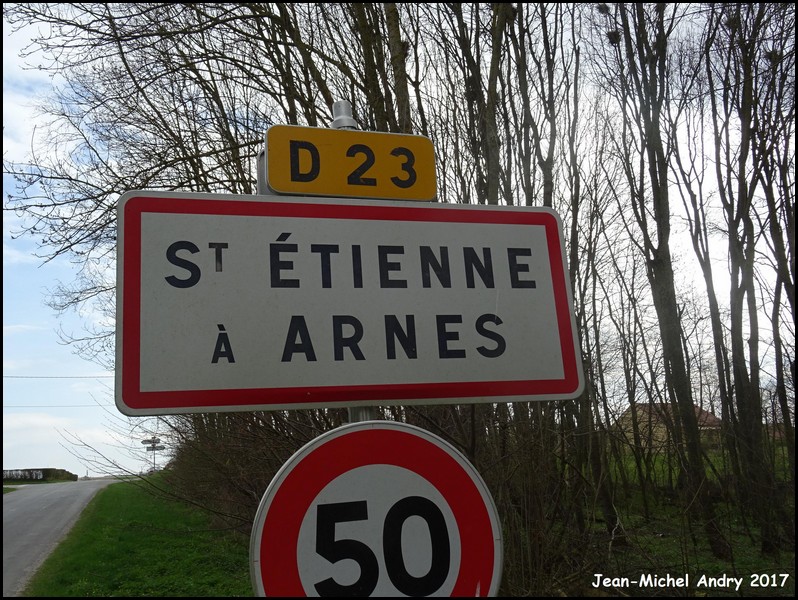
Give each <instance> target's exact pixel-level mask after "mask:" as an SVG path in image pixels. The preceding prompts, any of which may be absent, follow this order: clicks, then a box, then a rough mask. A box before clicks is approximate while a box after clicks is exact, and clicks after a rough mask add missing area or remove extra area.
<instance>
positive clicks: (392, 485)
mask: <svg viewBox="0 0 798 600" xmlns="http://www.w3.org/2000/svg"><path fill="white" fill-rule="evenodd" d="M501 562H502V539H501V527H500V525H499V519H498V515H497V513H496V508H495V506H494V504H493V500H492V498H491V496H490V493H489V492H488V489H487V487H486V486H485V483H484V482H483V481H482V479H481V477H480V476H479V474H478V473H477V472H476V470H475V469H474V468H473V466H471V464H470V463H469V462H468V461H467V460H466V459H465V457H464V456H463V455H462V454H460V452H458V451H457V450H456V449H455V448H453V447H452V446H450V445H449V444H448V443H446V442H444V441H443V440H441V439H440V438H438V437H437V436H434V435H432V434H431V433H429V432H427V431H424V430H423V429H419V428H418V427H414V426H412V425H406V424H403V423H394V422H388V421H367V422H363V423H355V424H352V425H347V426H344V427H340V428H338V429H336V430H334V431H331V432H328V433H326V434H324V435H321V436H319V437H318V438H316V439H315V440H313V441H311V442H310V443H308V444H307V445H306V446H304V447H303V448H302V449H301V450H299V451H298V452H297V453H296V454H295V455H294V456H293V457H292V458H291V459H289V461H288V462H287V463H286V464H285V465H284V466H283V468H282V469H281V470H280V472H279V473H278V474H277V476H276V477H275V478H274V480H273V481H272V483H271V484H270V486H269V488H268V490H267V491H266V494H265V495H264V497H263V500H262V501H261V503H260V507H259V509H258V512H257V515H256V517H255V525H254V528H253V531H252V538H251V542H250V573H251V576H252V582H253V587H254V588H255V591H256V593H257V594H258V595H261V596H264V595H265V596H284V597H285V596H339V597H340V596H353V595H355V596H378V597H379V596H383V597H385V596H397V595H404V596H489V595H495V594H496V593H497V591H498V587H499V582H500V577H501Z"/></svg>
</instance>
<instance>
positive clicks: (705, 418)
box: [624, 402, 723, 429]
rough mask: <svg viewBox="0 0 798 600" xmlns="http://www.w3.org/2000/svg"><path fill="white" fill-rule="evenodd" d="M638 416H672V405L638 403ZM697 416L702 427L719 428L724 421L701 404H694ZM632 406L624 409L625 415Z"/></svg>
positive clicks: (665, 403) (653, 418) (653, 417)
mask: <svg viewBox="0 0 798 600" xmlns="http://www.w3.org/2000/svg"><path fill="white" fill-rule="evenodd" d="M636 408H637V415H638V418H647V417H646V416H645V415H646V414H649V415H650V416H651V419H652V420H656V421H659V420H660V419H661V418H662V416H663V415H667V416H668V417H670V414H671V408H672V406H671V405H670V404H668V403H667V402H651V403H645V404H637V405H636ZM693 409H694V410H695V416H696V418H697V419H698V426H699V427H700V428H702V429H719V428H720V426H721V424H722V423H723V422H722V421H721V420H720V419H719V418H718V417H716V416H715V415H713V414H712V413H711V412H709V411H706V410H704V409H703V408H701V407H700V406H695V405H693ZM631 411H632V408H631V407H629V408H627V409H626V410H625V411H624V416H625V415H627V414H629V413H630V412H631Z"/></svg>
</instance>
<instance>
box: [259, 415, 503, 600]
mask: <svg viewBox="0 0 798 600" xmlns="http://www.w3.org/2000/svg"><path fill="white" fill-rule="evenodd" d="M322 448H323V449H324V451H323V452H321V451H320V450H321V449H322ZM289 463H290V461H289ZM289 463H286V465H288V464H289ZM373 464H385V465H393V466H396V467H401V468H404V469H408V470H409V471H411V472H414V473H416V474H418V475H420V476H421V477H423V478H425V479H426V480H427V481H429V482H430V484H432V485H433V486H434V487H436V488H437V489H438V491H439V492H440V494H441V495H442V496H443V498H444V499H445V500H446V502H448V503H449V507H450V508H451V510H452V514H453V515H454V518H455V521H456V522H457V526H458V530H459V534H460V546H461V547H460V553H461V556H460V571H459V573H458V576H457V580H456V582H455V585H454V588H453V590H452V593H451V595H452V596H461V597H474V596H487V595H488V594H490V592H491V585H492V584H493V583H494V582H495V583H496V585H498V576H499V573H497V572H496V571H497V569H498V568H499V565H497V564H496V560H495V552H496V543H497V541H498V540H500V539H501V538H500V534H499V532H498V531H494V528H493V525H492V524H491V518H490V512H489V508H488V506H486V499H485V498H483V496H482V494H481V493H480V491H479V489H478V488H477V485H476V483H475V482H474V480H473V479H472V478H471V476H470V475H469V473H468V472H467V471H466V470H465V469H464V467H463V465H461V464H460V463H459V462H458V461H457V460H456V459H455V458H454V457H453V456H452V455H451V454H450V453H448V452H446V450H444V449H443V448H442V447H440V446H438V445H436V444H434V443H432V442H431V441H429V440H427V439H425V438H423V437H420V436H418V435H413V434H411V433H409V432H406V431H399V430H396V429H388V428H385V427H379V426H377V427H375V428H373V429H363V430H356V431H352V432H350V433H346V434H343V435H340V436H338V437H334V438H332V439H330V440H328V441H326V442H324V443H323V444H322V445H320V446H318V447H317V448H314V449H313V450H312V451H311V452H310V453H309V454H307V455H306V456H304V457H303V458H302V459H301V460H300V461H299V462H298V463H297V464H296V465H294V466H293V467H292V468H291V469H290V471H289V472H287V473H285V474H281V475H282V476H283V479H282V481H279V483H278V485H279V488H278V489H277V491H276V492H275V493H274V496H273V498H272V500H271V502H270V503H269V505H268V507H267V513H266V515H265V517H264V518H263V528H262V537H261V541H260V547H259V548H258V549H257V551H258V552H259V556H257V557H256V558H257V560H258V561H259V565H260V577H261V584H262V585H263V588H264V591H265V593H266V595H267V596H272V595H273V596H304V595H305V590H304V589H303V587H302V582H301V579H300V576H299V568H298V565H297V560H298V559H297V542H298V539H299V530H300V527H301V525H302V521H303V519H304V517H305V514H306V512H307V510H308V509H309V508H310V506H311V504H312V502H313V500H314V499H315V498H316V496H318V494H319V493H320V492H321V491H322V490H323V489H324V487H325V486H327V485H328V484H329V483H330V482H331V481H333V480H334V479H336V478H337V477H339V476H340V475H343V474H344V473H347V472H349V471H351V470H353V469H356V468H359V467H363V466H367V465H373ZM279 476H280V475H278V477H279ZM273 485H274V483H273ZM267 493H268V492H267ZM488 501H489V500H488ZM258 517H259V519H258V520H260V518H261V515H258ZM255 525H256V526H257V525H258V523H257V522H256V524H255ZM497 526H498V524H497Z"/></svg>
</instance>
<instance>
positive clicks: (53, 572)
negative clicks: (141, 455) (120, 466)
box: [24, 482, 253, 597]
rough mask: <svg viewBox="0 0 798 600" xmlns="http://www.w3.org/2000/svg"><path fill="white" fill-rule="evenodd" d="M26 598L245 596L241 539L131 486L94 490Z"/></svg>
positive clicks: (246, 558)
mask: <svg viewBox="0 0 798 600" xmlns="http://www.w3.org/2000/svg"><path fill="white" fill-rule="evenodd" d="M24 595H25V596H134V597H145V596H149V597H162V596H186V597H196V596H206V597H208V596H211V597H213V596H216V597H218V596H252V595H253V593H252V588H251V585H250V580H249V549H248V540H242V539H241V536H240V535H239V536H238V537H232V535H230V534H226V533H223V532H218V531H212V530H211V529H210V528H209V521H208V518H207V517H206V516H205V515H204V514H202V513H200V512H198V511H196V510H193V509H191V508H188V507H186V506H184V505H182V504H179V503H176V502H172V501H169V500H166V499H164V498H157V497H155V496H153V495H151V494H149V493H148V492H147V491H146V490H144V489H142V487H140V485H137V484H136V483H135V482H130V483H128V482H121V483H115V484H113V485H110V486H109V487H107V488H105V489H103V490H101V491H100V492H99V493H98V494H97V496H96V497H95V498H94V499H93V500H92V501H91V503H90V504H89V506H88V507H87V508H86V510H85V511H84V512H83V514H82V515H81V517H80V519H79V520H78V522H77V523H76V524H75V527H74V528H73V529H72V531H71V532H70V533H69V535H68V536H67V538H66V539H65V540H64V541H63V542H62V543H61V544H60V545H59V546H58V547H57V548H56V550H55V551H54V552H53V554H52V555H51V556H50V557H49V558H48V559H47V561H45V563H44V565H43V566H42V568H41V569H39V571H38V572H37V574H36V575H35V576H34V578H33V579H32V580H31V582H30V583H29V585H28V587H27V588H26V589H25V592H24Z"/></svg>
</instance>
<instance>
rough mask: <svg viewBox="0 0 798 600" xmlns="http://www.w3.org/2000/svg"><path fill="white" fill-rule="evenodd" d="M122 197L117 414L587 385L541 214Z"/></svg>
mask: <svg viewBox="0 0 798 600" xmlns="http://www.w3.org/2000/svg"><path fill="white" fill-rule="evenodd" d="M119 207H120V208H119V216H118V219H119V220H118V225H119V228H118V235H119V246H118V248H119V250H118V280H117V285H118V289H117V302H118V307H117V315H119V318H118V319H117V336H116V342H117V365H118V369H117V385H116V400H117V406H118V407H119V409H120V410H121V411H122V412H123V413H125V414H128V415H158V414H174V413H189V412H209V411H241V410H272V409H280V410H283V409H292V408H312V407H333V406H364V405H388V404H413V403H416V404H436V403H463V402H508V401H518V400H535V399H542V400H551V399H566V398H573V397H575V396H577V395H578V394H579V393H580V391H581V389H582V369H581V361H580V355H579V351H578V343H577V337H576V327H575V323H574V317H573V311H572V308H571V307H572V303H571V294H570V289H569V284H568V277H567V275H566V267H565V265H566V262H565V258H564V250H563V241H562V239H563V238H562V230H561V223H560V221H559V218H558V217H557V215H556V214H555V213H554V212H553V211H551V210H548V209H543V208H540V209H531V208H515V207H501V208H498V207H493V208H488V207H484V206H459V205H443V204H421V205H419V204H414V203H402V202H387V201H376V200H373V201H369V200H343V199H331V198H306V197H297V198H291V199H286V198H285V197H277V196H230V195H213V194H184V193H172V194H169V193H161V192H130V193H127V194H125V195H124V196H123V197H122V198H121V199H120V201H119Z"/></svg>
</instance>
